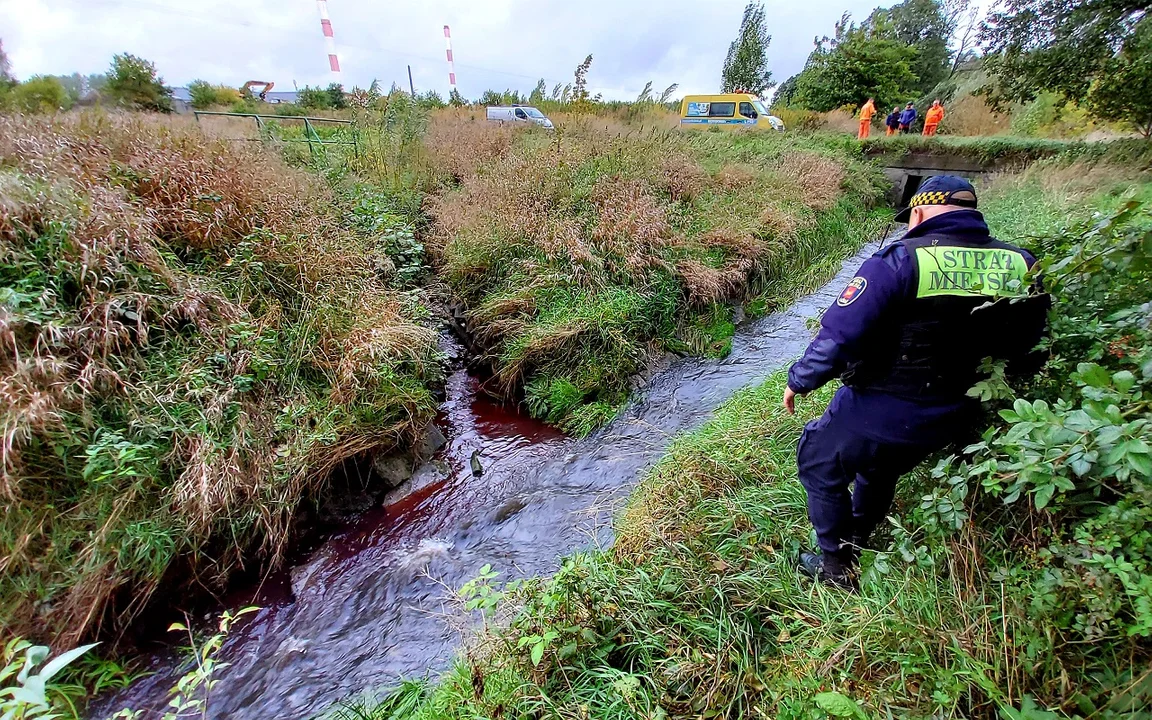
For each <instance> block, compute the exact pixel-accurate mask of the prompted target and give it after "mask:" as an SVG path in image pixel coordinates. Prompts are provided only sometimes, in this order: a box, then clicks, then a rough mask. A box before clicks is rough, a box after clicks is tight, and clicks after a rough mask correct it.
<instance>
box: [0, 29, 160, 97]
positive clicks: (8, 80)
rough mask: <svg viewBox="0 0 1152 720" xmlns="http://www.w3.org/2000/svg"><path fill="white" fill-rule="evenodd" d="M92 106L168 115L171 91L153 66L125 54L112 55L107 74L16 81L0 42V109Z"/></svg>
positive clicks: (56, 76)
mask: <svg viewBox="0 0 1152 720" xmlns="http://www.w3.org/2000/svg"><path fill="white" fill-rule="evenodd" d="M96 104H103V105H112V106H117V107H124V108H127V109H131V110H147V111H153V112H171V111H172V90H171V89H170V88H168V87H165V85H164V81H163V79H161V78H160V76H159V75H158V74H157V72H156V66H155V65H154V64H152V63H151V62H149V61H148V60H145V59H144V58H140V57H136V56H135V55H132V54H129V53H123V54H121V55H115V56H113V58H112V64H111V66H110V67H109V69H108V72H107V73H98V74H94V75H81V74H80V73H73V74H72V75H33V76H32V77H30V78H28V79H27V80H25V81H24V82H17V81H16V79H15V78H14V77H13V76H12V70H11V65H10V64H9V61H8V56H7V55H6V54H5V53H4V45H3V42H2V41H0V110H16V111H20V112H29V113H36V112H53V111H56V110H68V109H70V108H72V107H75V106H77V105H96Z"/></svg>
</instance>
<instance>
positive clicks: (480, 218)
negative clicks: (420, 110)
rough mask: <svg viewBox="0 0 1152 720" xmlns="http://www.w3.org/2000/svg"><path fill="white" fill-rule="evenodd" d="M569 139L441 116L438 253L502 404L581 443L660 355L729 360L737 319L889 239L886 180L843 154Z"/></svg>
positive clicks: (434, 206) (820, 146)
mask: <svg viewBox="0 0 1152 720" xmlns="http://www.w3.org/2000/svg"><path fill="white" fill-rule="evenodd" d="M558 121H559V122H560V123H561V128H562V129H561V130H559V131H557V132H555V133H548V132H545V131H542V130H538V131H528V132H512V131H510V130H509V129H507V128H503V127H499V126H495V125H493V124H490V123H486V122H485V121H484V120H483V119H482V118H481V117H478V116H477V113H476V112H475V111H455V112H452V111H444V112H441V113H438V114H436V115H434V116H433V117H432V119H431V123H430V125H429V129H428V136H427V140H426V143H427V146H428V152H429V153H430V154H431V159H432V163H433V166H434V167H435V168H436V169H437V170H438V171H439V172H440V173H441V176H440V180H441V183H440V185H439V186H438V188H437V190H436V191H434V193H433V195H432V196H431V199H430V200H429V201H428V203H427V208H428V213H429V215H430V216H431V227H430V231H429V237H428V240H427V241H426V244H427V246H428V247H429V249H430V250H431V254H432V258H433V265H434V267H436V269H437V272H438V273H439V274H440V276H441V277H442V278H443V280H444V281H445V282H446V283H447V284H448V285H449V286H450V287H451V288H452V290H453V291H454V294H455V296H456V297H457V298H459V300H460V301H461V302H462V303H463V304H464V305H465V307H466V308H467V314H466V324H467V329H468V331H469V333H470V334H471V336H472V337H473V338H474V339H475V340H476V345H477V347H478V349H479V350H480V351H481V352H482V354H483V358H484V359H485V360H486V361H488V362H489V363H490V364H491V366H492V369H493V372H494V377H493V379H492V382H491V385H492V386H493V389H496V390H498V391H500V392H502V393H504V394H505V395H509V396H513V397H514V396H515V394H516V393H517V392H518V391H519V390H520V389H521V388H523V391H524V394H525V397H526V400H527V406H528V408H529V410H530V411H531V412H532V413H533V414H534V415H536V416H538V417H543V418H545V419H547V420H548V421H549V422H553V423H556V424H558V425H560V426H561V427H562V428H564V429H565V430H568V431H570V432H575V433H585V432H588V431H589V430H591V429H593V428H595V427H597V426H599V425H600V424H602V423H603V422H604V421H605V420H607V419H608V418H610V417H611V416H612V415H613V414H614V413H615V411H616V408H617V407H618V406H619V405H620V403H622V402H623V400H624V398H625V397H626V395H627V391H628V384H629V381H630V379H631V377H632V376H633V375H635V374H636V373H637V372H638V371H641V370H642V369H644V367H645V366H646V364H647V363H648V362H650V360H651V359H652V358H653V357H655V356H657V355H659V354H660V353H664V352H668V351H676V352H687V353H692V354H713V355H723V354H725V353H726V349H727V347H728V344H729V340H730V337H731V334H732V332H733V330H734V326H733V324H732V320H731V311H730V309H729V306H730V305H731V304H733V303H741V302H743V301H754V302H755V306H756V308H757V309H758V310H759V311H760V312H763V311H765V310H768V309H771V308H773V307H776V306H778V305H780V304H781V303H785V302H787V301H789V300H791V299H792V298H793V297H795V296H796V295H797V294H798V293H800V292H802V291H803V290H805V289H809V288H811V287H813V285H814V284H817V283H819V282H821V281H823V280H825V279H826V278H827V277H828V276H829V274H830V271H831V269H832V268H833V266H834V265H835V262H836V260H837V258H840V257H843V256H844V255H845V254H847V253H849V252H851V251H852V250H853V249H854V248H855V247H858V246H859V245H860V244H861V243H862V242H864V240H865V239H867V238H868V237H869V236H870V235H874V234H875V233H876V232H878V231H879V230H880V229H881V227H880V225H881V223H880V221H879V219H880V218H881V217H882V215H880V214H870V209H871V208H872V207H874V206H875V205H876V204H877V203H878V201H879V200H880V198H881V196H882V193H883V184H882V180H881V176H880V174H879V173H878V172H877V171H876V169H874V168H873V167H870V166H868V165H867V164H866V163H865V162H863V160H862V158H861V157H860V156H859V154H858V152H856V153H853V152H852V151H851V149H849V148H847V147H844V146H842V145H840V144H838V143H835V142H822V141H821V140H820V139H814V138H788V139H785V138H780V137H778V136H774V135H741V136H732V135H717V134H703V135H694V136H690V137H685V136H684V135H683V134H681V133H676V132H668V131H663V130H659V129H657V128H651V127H650V128H643V129H639V128H633V127H630V126H621V125H615V124H612V123H605V122H604V121H602V120H598V119H595V118H583V117H561V118H558Z"/></svg>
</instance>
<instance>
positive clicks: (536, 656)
mask: <svg viewBox="0 0 1152 720" xmlns="http://www.w3.org/2000/svg"><path fill="white" fill-rule="evenodd" d="M543 659H544V643H542V642H538V643H536V644H535V645H533V646H532V665H533V666H534V667H539V666H540V661H541V660H543Z"/></svg>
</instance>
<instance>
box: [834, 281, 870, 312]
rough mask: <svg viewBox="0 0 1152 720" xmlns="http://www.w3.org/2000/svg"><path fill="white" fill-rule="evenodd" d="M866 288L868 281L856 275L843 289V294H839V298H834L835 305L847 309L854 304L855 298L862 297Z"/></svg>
mask: <svg viewBox="0 0 1152 720" xmlns="http://www.w3.org/2000/svg"><path fill="white" fill-rule="evenodd" d="M867 288H868V279H867V278H862V277H860V276H859V275H857V276H856V277H854V278H852V281H851V282H849V283H848V285H847V286H846V287H845V288H844V292H842V293H840V297H838V298H836V304H837V305H839V306H840V307H848V306H849V305H851V304H852V303H854V302H856V298H858V297H860V296H861V295H863V294H864V291H865V290H866V289H867Z"/></svg>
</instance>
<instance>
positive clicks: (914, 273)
mask: <svg viewBox="0 0 1152 720" xmlns="http://www.w3.org/2000/svg"><path fill="white" fill-rule="evenodd" d="M896 219H897V220H898V221H900V222H907V223H908V231H907V232H906V233H905V235H904V236H903V237H902V238H901V239H900V240H899V241H897V242H895V243H893V244H891V245H889V246H887V247H884V248H882V249H881V250H880V251H879V252H877V253H876V254H875V255H873V256H872V257H871V258H869V259H868V260H867V261H866V262H865V263H864V264H863V265H862V266H861V267H860V269H859V271H858V272H857V273H856V277H854V278H853V279H852V280H851V281H850V282H849V283H848V286H847V287H845V288H844V290H843V292H841V293H840V296H839V297H838V298H837V299H836V301H835V302H834V303H833V304H832V305H831V307H829V308H828V310H827V312H825V313H824V316H823V318H822V319H821V328H820V331H819V332H818V333H817V335H816V337H815V339H813V341H812V343H811V344H810V345H809V346H808V349H807V350H806V351H805V352H804V355H803V357H801V358H800V360H798V361H797V362H796V363H795V364H794V365H792V367H791V369H790V370H789V372H788V387H787V389H786V390H785V393H784V406H785V408H786V409H787V411H788V412H789V413H794V412H795V402H796V396H798V395H804V394H806V393H810V392H812V391H813V390H816V389H817V388H819V387H821V386H823V385H824V384H825V383H828V382H829V381H831V380H833V379H834V378H837V377H840V378H841V379H842V380H843V382H844V385H843V387H841V388H840V389H839V390H837V392H836V394H835V396H834V397H833V398H832V402H831V403H829V405H828V409H827V411H826V412H825V413H824V415H823V416H822V417H821V418H820V419H818V420H814V421H812V422H810V423H808V425H807V426H806V427H805V428H804V434H803V435H802V436H801V438H800V444H799V447H798V449H797V467H798V470H799V475H800V482H801V483H802V484H803V485H804V489H805V491H806V492H807V494H808V517H809V519H810V520H811V521H812V525H813V526H814V527H815V529H816V536H817V538H818V540H819V546H820V547H819V552H814V553H802V554H801V557H800V567H801V570H803V571H804V572H805V573H806V574H808V575H810V576H812V577H815V578H817V579H819V580H821V581H823V582H825V583H828V584H830V585H834V586H837V587H841V588H845V589H854V588H855V587H856V585H857V580H856V576H857V572H856V570H857V566H858V561H859V552H860V549H861V548H863V547H865V546H866V545H867V543H868V539H869V537H870V536H871V534H872V532H873V530H875V529H876V526H877V525H878V524H879V523H880V522H881V521H882V520H883V519H884V516H885V515H887V513H888V510H889V509H890V507H891V505H892V500H893V497H894V495H895V488H896V481H897V480H898V479H899V478H900V476H901V475H903V474H905V473H907V472H909V471H910V470H912V469H913V468H914V467H916V466H917V465H918V464H920V463H921V462H922V461H923V460H925V459H926V458H927V457H928V456H929V455H931V454H932V453H934V452H936V451H938V450H940V449H942V448H944V447H946V446H948V445H950V444H952V443H954V442H957V441H959V440H963V439H965V438H966V437H968V433H970V432H971V431H972V430H973V428H974V427H976V425H975V423H976V421H977V419H978V416H977V413H978V410H979V406H978V403H977V402H976V401H975V400H973V399H971V398H969V397H968V396H967V391H968V390H969V388H971V387H972V386H973V385H974V384H976V382H977V381H978V380H979V379H980V373H979V367H980V365H981V362H982V361H983V359H984V358H986V357H992V358H994V359H1002V360H1006V361H1008V363H1009V370H1010V371H1014V372H1035V371H1036V370H1038V369H1039V367H1040V365H1041V364H1042V363H1043V356H1041V355H1038V354H1037V353H1036V352H1035V348H1036V345H1037V344H1038V343H1039V342H1040V340H1041V339H1042V337H1043V335H1044V332H1045V330H1046V321H1047V312H1048V308H1049V306H1050V304H1051V301H1050V298H1049V297H1048V296H1047V295H1044V294H1042V293H1037V292H1034V293H1032V294H1030V295H1028V299H1026V300H1020V299H1017V300H1014V301H1013V300H1010V299H1009V297H1008V296H1016V297H1017V298H1019V297H1020V296H1022V295H1024V294H1025V293H1026V292H1027V291H1028V289H1029V288H1028V287H1027V283H1029V282H1031V276H1030V275H1029V270H1030V269H1031V267H1032V265H1033V264H1034V263H1035V262H1036V258H1035V257H1033V256H1032V255H1031V254H1030V253H1028V252H1027V251H1025V250H1022V249H1021V248H1018V247H1016V246H1014V245H1009V244H1008V243H1004V242H1000V241H999V240H996V239H995V238H993V237H992V236H991V234H990V233H989V230H988V225H987V224H986V223H985V222H984V216H983V215H981V214H980V213H979V212H978V211H977V210H976V190H975V188H973V187H972V185H971V183H969V182H968V181H967V180H964V179H962V178H959V177H953V176H939V177H933V178H929V179H928V180H927V181H925V182H924V184H923V185H922V186H921V187H920V189H919V190H918V192H917V194H916V195H915V196H914V197H913V198H912V201H911V203H910V204H909V207H908V208H906V209H905V210H903V211H902V212H901V213H900V214H899V215H897V216H896ZM1037 289H1038V288H1037ZM850 487H851V492H850V491H849V488H850Z"/></svg>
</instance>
